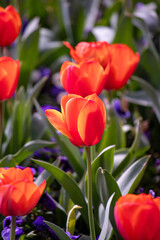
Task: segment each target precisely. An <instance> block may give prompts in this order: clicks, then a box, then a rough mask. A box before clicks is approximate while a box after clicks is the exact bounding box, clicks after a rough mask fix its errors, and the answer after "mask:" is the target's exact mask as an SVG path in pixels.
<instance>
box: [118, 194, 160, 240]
mask: <svg viewBox="0 0 160 240" xmlns="http://www.w3.org/2000/svg"><path fill="white" fill-rule="evenodd" d="M114 216H115V221H116V225H117V228H118V230H119V232H120V234H121V235H122V237H123V239H124V240H143V239H144V240H158V239H160V198H159V197H158V198H155V199H154V198H153V197H152V196H151V195H150V194H148V195H147V194H139V195H134V194H128V195H126V196H122V197H120V198H119V199H118V201H117V203H116V205H115V208H114Z"/></svg>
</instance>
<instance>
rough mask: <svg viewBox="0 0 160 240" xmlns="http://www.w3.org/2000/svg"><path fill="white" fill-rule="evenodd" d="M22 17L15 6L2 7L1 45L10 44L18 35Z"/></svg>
mask: <svg viewBox="0 0 160 240" xmlns="http://www.w3.org/2000/svg"><path fill="white" fill-rule="evenodd" d="M20 29H21V19H20V16H19V14H18V12H17V11H16V9H15V8H14V7H13V6H11V5H10V6H8V7H7V8H5V9H4V8H2V7H0V36H1V37H0V46H1V47H5V46H9V45H10V44H11V43H12V42H13V41H14V40H15V39H16V38H17V36H18V34H19V32H20Z"/></svg>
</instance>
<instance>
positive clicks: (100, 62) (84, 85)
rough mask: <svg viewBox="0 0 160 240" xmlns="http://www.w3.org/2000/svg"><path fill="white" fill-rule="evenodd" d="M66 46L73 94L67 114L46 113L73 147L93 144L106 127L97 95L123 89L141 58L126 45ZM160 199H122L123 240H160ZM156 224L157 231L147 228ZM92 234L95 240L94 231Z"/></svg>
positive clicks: (65, 102) (65, 77) (67, 85)
mask: <svg viewBox="0 0 160 240" xmlns="http://www.w3.org/2000/svg"><path fill="white" fill-rule="evenodd" d="M64 44H65V45H66V46H67V47H68V48H69V49H70V55H71V56H72V58H73V59H74V60H75V61H76V63H73V62H68V61H67V62H64V63H63V64H62V67H61V71H60V80H61V83H62V85H63V87H64V89H65V90H66V91H67V92H68V93H69V95H67V96H64V97H63V98H62V102H61V109H62V113H60V112H58V111H56V110H52V109H49V110H46V115H47V117H48V119H49V121H50V122H51V124H52V125H53V126H54V127H55V128H56V129H58V130H59V131H60V132H61V133H63V134H64V135H66V136H67V137H68V138H69V139H70V141H71V142H72V143H73V144H74V145H76V146H92V145H95V144H96V143H98V142H99V141H100V140H101V137H102V134H103V131H104V128H105V124H106V111H105V107H104V104H103V102H102V101H101V100H100V99H99V98H98V96H97V95H98V94H100V93H101V91H102V90H103V89H105V90H112V89H120V88H122V87H123V86H124V85H125V84H126V82H127V81H128V79H129V77H130V76H131V75H132V73H133V72H134V71H135V69H136V66H137V64H138V62H139V54H138V53H136V54H134V53H133V51H132V50H131V49H130V48H129V47H128V46H126V45H124V44H113V45H109V44H108V43H106V42H91V43H87V42H81V43H79V44H78V45H77V46H76V47H75V49H74V48H73V47H72V46H71V45H70V44H69V43H68V42H64ZM75 94H78V95H75ZM79 95H80V96H79ZM159 201H160V198H156V199H154V198H153V197H152V196H151V195H150V194H149V195H146V194H140V195H134V194H127V195H126V196H122V197H120V198H119V200H118V201H117V203H116V205H115V209H114V216H115V222H116V225H117V228H118V230H119V232H120V234H121V235H122V237H123V239H124V240H133V239H137V240H142V239H145V240H150V239H154V240H157V239H159V235H160V231H159V225H160V211H159V209H160V208H159V203H160V202H159ZM152 222H154V223H155V224H154V227H153V229H150V228H147V229H146V226H150V224H152ZM92 227H93V226H90V230H91V231H92V229H91V228H92ZM91 236H92V239H95V236H94V233H93V234H92V233H91ZM157 236H158V237H157Z"/></svg>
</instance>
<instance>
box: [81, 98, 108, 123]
mask: <svg viewBox="0 0 160 240" xmlns="http://www.w3.org/2000/svg"><path fill="white" fill-rule="evenodd" d="M85 99H87V100H88V101H89V100H92V101H95V102H97V103H98V105H99V107H100V109H101V114H102V117H103V125H106V109H105V106H104V103H103V102H102V100H101V99H100V98H99V97H98V96H97V94H92V95H89V96H87V97H85Z"/></svg>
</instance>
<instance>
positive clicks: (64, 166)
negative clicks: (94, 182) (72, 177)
mask: <svg viewBox="0 0 160 240" xmlns="http://www.w3.org/2000/svg"><path fill="white" fill-rule="evenodd" d="M60 161H61V162H60V167H61V169H62V170H63V171H65V172H72V171H73V169H72V167H71V165H70V163H69V161H68V158H67V157H66V156H60Z"/></svg>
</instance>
